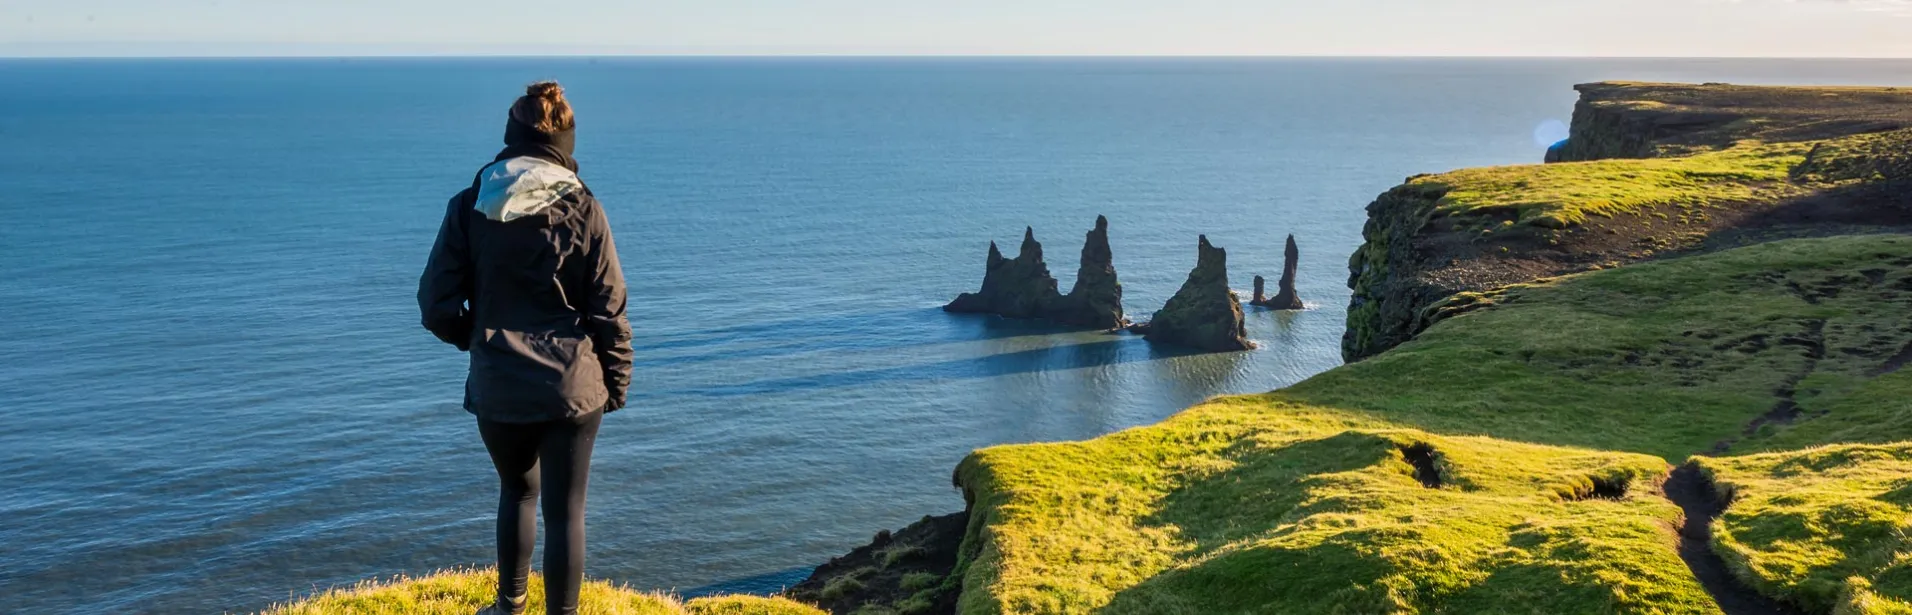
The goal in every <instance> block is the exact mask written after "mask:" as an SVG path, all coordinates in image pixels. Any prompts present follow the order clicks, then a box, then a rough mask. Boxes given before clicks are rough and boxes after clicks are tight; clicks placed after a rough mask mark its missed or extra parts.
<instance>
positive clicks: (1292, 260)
mask: <svg viewBox="0 0 1912 615" xmlns="http://www.w3.org/2000/svg"><path fill="white" fill-rule="evenodd" d="M1300 259H1301V249H1300V248H1298V247H1296V246H1295V236H1294V235H1289V236H1288V247H1287V249H1285V250H1283V252H1282V259H1281V282H1280V287H1279V289H1278V290H1276V291H1275V297H1274V298H1273V299H1270V298H1268V297H1267V296H1265V295H1263V294H1262V285H1263V283H1264V282H1263V281H1262V279H1261V276H1255V299H1254V300H1253V301H1250V302H1248V304H1249V305H1254V306H1259V307H1265V308H1269V309H1275V310H1299V309H1303V308H1304V307H1305V306H1303V305H1302V304H1301V297H1300V296H1299V295H1296V294H1295V268H1296V266H1297V264H1298V263H1297V261H1299V260H1300Z"/></svg>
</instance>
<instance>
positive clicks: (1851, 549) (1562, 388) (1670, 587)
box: [958, 235, 1912, 614]
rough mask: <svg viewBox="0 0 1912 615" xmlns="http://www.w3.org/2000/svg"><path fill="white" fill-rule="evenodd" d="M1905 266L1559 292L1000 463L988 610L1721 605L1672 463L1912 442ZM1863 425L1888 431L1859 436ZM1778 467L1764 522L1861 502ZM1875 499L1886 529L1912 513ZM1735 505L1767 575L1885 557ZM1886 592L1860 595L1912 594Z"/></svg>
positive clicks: (1842, 265)
mask: <svg viewBox="0 0 1912 615" xmlns="http://www.w3.org/2000/svg"><path fill="white" fill-rule="evenodd" d="M1908 267H1912V237H1905V236H1891V235H1876V236H1849V237H1837V238H1826V239H1810V240H1791V241H1781V242H1774V243H1767V244H1761V245H1756V246H1752V247H1747V248H1741V249H1737V250H1729V251H1724V252H1720V253H1716V254H1711V255H1706V256H1697V257H1691V258H1684V259H1677V260H1670V261H1663V262H1655V263H1648V264H1641V265H1635V266H1630V267H1625V268H1620V269H1613V270H1607V271H1598V272H1593V273H1587V274H1581V275H1575V276H1570V277H1565V278H1560V279H1554V280H1546V281H1541V282H1537V283H1533V284H1529V285H1524V286H1521V287H1517V288H1513V289H1508V290H1506V291H1502V292H1497V293H1491V294H1487V295H1482V296H1478V297H1474V298H1473V300H1472V301H1470V302H1468V303H1467V306H1468V308H1469V309H1468V310H1461V309H1456V310H1454V311H1453V312H1452V313H1450V314H1449V315H1448V316H1447V317H1445V319H1444V320H1442V321H1441V322H1439V323H1438V324H1436V325H1435V326H1434V327H1433V328H1431V329H1429V330H1428V331H1427V332H1425V333H1423V334H1422V335H1421V336H1420V337H1419V338H1417V339H1415V340H1414V341H1411V342H1409V343H1407V344H1404V345H1402V346H1400V347H1399V348H1396V349H1394V350H1392V351H1390V352H1387V353H1384V354H1382V355H1379V356H1376V357H1374V358H1371V359H1369V360H1367V361H1363V362H1361V363H1356V364H1351V365H1347V366H1344V367H1341V368H1338V369H1335V370H1332V371H1329V372H1327V373H1324V374H1322V375H1320V376H1317V377H1315V378H1312V379H1310V380H1308V381H1305V382H1303V383H1300V384H1298V385H1295V386H1293V387H1290V388H1288V389H1285V390H1282V391H1276V392H1273V393H1269V394H1266V395H1260V396H1250V397H1234V398H1224V399H1219V400H1215V401H1213V402H1210V403H1207V404H1204V405H1201V406H1198V407H1195V408H1192V409H1190V410H1188V411H1185V412H1183V413H1182V414H1179V415H1177V416H1176V417H1174V418H1171V419H1170V420H1168V421H1165V422H1163V423H1161V424H1158V425H1153V426H1148V427H1141V428H1136V429H1131V430H1127V431H1123V432H1119V433H1116V434H1112V435H1110V436H1106V437H1103V438H1100V439H1097V440H1092V441H1088V442H1079V443H1064V444H1033V445H1018V446H1005V447H996V448H991V449H985V450H983V451H979V452H978V453H976V454H975V455H973V456H971V457H970V458H969V459H967V460H965V462H964V463H963V464H962V466H961V467H960V468H959V470H958V478H959V481H960V482H961V484H962V485H963V486H964V487H965V489H966V490H967V491H968V492H969V493H970V495H971V497H973V498H974V506H975V509H974V512H973V518H975V519H977V521H975V522H976V523H977V524H978V525H977V526H976V528H975V529H974V530H973V531H972V532H971V534H970V538H969V543H968V544H966V545H965V554H966V557H967V558H968V559H967V560H966V562H965V566H966V568H965V572H964V573H963V574H964V576H963V586H964V588H965V590H964V593H963V597H962V604H961V609H962V612H964V613H970V614H983V613H1018V614H1020V613H1090V612H1095V613H1118V614H1119V613H1166V614H1179V613H1190V614H1193V613H1203V614H1227V613H1263V612H1280V613H1423V612H1428V613H1432V612H1451V613H1485V612H1494V613H1613V612H1638V613H1645V612H1657V613H1719V612H1721V611H1720V607H1718V606H1717V604H1716V603H1715V602H1714V600H1713V598H1712V597H1710V596H1709V594H1708V593H1707V592H1706V590H1704V589H1703V588H1702V586H1701V585H1700V584H1699V583H1698V582H1697V581H1696V579H1695V576H1694V575H1693V573H1692V572H1690V570H1689V569H1688V568H1687V567H1686V564H1684V563H1683V562H1682V560H1681V559H1680V558H1679V557H1678V556H1677V555H1676V552H1675V548H1674V547H1675V544H1676V543H1677V542H1678V541H1679V540H1680V539H1679V538H1678V536H1677V535H1676V534H1675V533H1674V531H1673V529H1672V527H1673V525H1674V523H1675V522H1676V521H1677V520H1678V519H1679V518H1680V515H1681V512H1680V509H1679V508H1678V507H1676V506H1674V505H1673V504H1672V503H1671V502H1669V501H1668V500H1666V499H1665V498H1664V497H1662V496H1661V495H1660V493H1659V482H1660V481H1661V480H1662V479H1663V478H1664V477H1665V475H1666V472H1667V470H1668V469H1669V467H1670V466H1669V462H1670V461H1673V462H1678V461H1684V460H1685V459H1686V458H1687V457H1688V456H1689V455H1691V454H1694V453H1707V454H1709V455H1720V454H1738V453H1742V452H1758V451H1761V450H1766V449H1770V448H1776V447H1779V446H1790V445H1795V444H1797V443H1798V442H1799V441H1800V440H1801V439H1805V440H1809V441H1814V442H1815V443H1818V442H1830V441H1836V440H1839V439H1841V438H1844V437H1851V436H1862V437H1863V438H1865V439H1868V440H1873V441H1877V440H1887V441H1889V440H1902V439H1909V438H1912V424H1909V422H1908V421H1906V420H1904V419H1896V420H1894V421H1888V422H1871V421H1872V419H1873V418H1876V417H1877V416H1879V415H1891V416H1895V417H1897V416H1903V415H1909V414H1912V396H1897V397H1893V396H1891V395H1887V394H1883V393H1882V391H1884V390H1894V391H1896V390H1902V389H1897V388H1894V387H1899V386H1903V384H1902V382H1903V381H1902V380H1900V378H1902V376H1899V375H1898V372H1897V371H1896V367H1895V364H1902V360H1901V359H1900V358H1898V357H1900V356H1901V355H1903V354H1905V351H1906V349H1908V348H1912V321H1908V320H1907V319H1906V317H1905V314H1907V313H1912V273H1908ZM1470 310H1471V311H1470ZM1895 383H1901V384H1895ZM1863 400H1871V401H1863ZM1878 404H1883V405H1878ZM1855 405H1859V406H1862V407H1865V408H1866V410H1865V412H1867V413H1870V414H1869V415H1868V414H1860V413H1855V415H1854V416H1840V415H1841V414H1842V413H1843V412H1846V411H1849V410H1844V411H1842V410H1841V409H1850V408H1852V407H1854V406H1855ZM1862 424H1865V425H1869V428H1861V427H1860V425H1862ZM1822 426H1823V427H1822ZM1856 432H1863V433H1856ZM1707 459H1711V458H1707ZM1721 459H1731V458H1721ZM1703 462H1704V460H1703ZM1853 463H1855V464H1861V465H1863V464H1871V463H1879V464H1886V463H1898V462H1897V461H1888V460H1884V459H1878V460H1875V459H1873V458H1871V457H1866V458H1862V459H1856V460H1855V461H1853ZM1708 467H1709V468H1725V467H1726V466H1713V465H1709V466H1708ZM1760 467H1762V466H1748V469H1745V470H1744V472H1746V473H1747V475H1748V476H1754V475H1757V477H1758V481H1757V482H1756V481H1754V480H1753V479H1752V478H1739V477H1738V476H1737V475H1735V476H1726V473H1727V470H1725V469H1714V470H1713V471H1714V473H1715V475H1718V476H1722V477H1724V478H1723V480H1727V481H1743V482H1745V483H1746V484H1747V485H1748V486H1746V487H1744V488H1743V489H1742V495H1741V498H1742V502H1744V501H1747V500H1744V498H1746V497H1751V495H1748V494H1757V493H1773V494H1778V495H1775V496H1774V497H1779V498H1782V499H1783V498H1784V497H1786V494H1788V493H1789V492H1790V491H1792V490H1794V489H1808V488H1814V487H1812V485H1823V484H1826V483H1828V482H1831V483H1835V484H1836V483H1838V480H1837V479H1826V478H1823V477H1815V476H1809V475H1806V474H1801V473H1793V474H1787V473H1784V472H1773V471H1762V470H1760ZM1762 472H1763V473H1762ZM1867 473H1868V474H1869V475H1872V476H1873V477H1875V478H1879V479H1882V480H1883V482H1878V483H1877V484H1870V485H1868V486H1866V487H1862V488H1855V490H1854V491H1853V493H1873V492H1877V491H1881V490H1884V491H1890V490H1893V489H1908V488H1909V487H1907V485H1912V476H1907V475H1906V474H1905V473H1903V472H1899V471H1898V466H1896V465H1895V466H1890V467H1888V466H1886V465H1879V466H1877V467H1876V468H1871V469H1868V470H1867ZM1899 477H1903V478H1899ZM1732 484H1738V483H1732ZM1827 501H1828V502H1833V503H1834V504H1836V503H1837V501H1838V500H1837V499H1836V498H1834V499H1832V500H1827ZM1878 501H1879V502H1882V504H1879V506H1886V507H1889V508H1879V507H1877V506H1874V507H1873V508H1867V509H1866V510H1867V511H1870V512H1869V513H1868V514H1872V515H1874V516H1875V517H1876V516H1880V515H1885V516H1886V517H1890V518H1892V519H1904V518H1905V516H1906V515H1907V512H1908V510H1907V507H1906V505H1905V504H1906V502H1903V501H1901V500H1898V499H1891V498H1888V499H1884V500H1878ZM1736 506H1738V505H1736ZM1867 506H1871V504H1867ZM1733 510H1734V511H1735V512H1743V513H1745V514H1749V515H1751V517H1752V518H1754V519H1755V520H1754V521H1752V522H1750V523H1751V526H1750V527H1752V528H1753V529H1740V528H1742V527H1749V526H1747V524H1746V523H1740V524H1739V525H1733V524H1734V523H1735V522H1733V521H1730V520H1729V521H1726V523H1727V526H1726V527H1727V531H1723V532H1722V533H1721V534H1720V535H1721V537H1722V538H1721V540H1723V541H1728V540H1730V541H1740V543H1743V544H1749V545H1755V546H1756V547H1755V548H1766V547H1770V548H1766V550H1764V551H1760V552H1759V553H1760V555H1756V556H1748V557H1747V559H1753V560H1759V559H1760V558H1762V557H1763V558H1765V559H1764V560H1760V561H1775V560H1786V561H1791V560H1790V559H1788V558H1795V554H1796V553H1799V552H1810V553H1811V554H1812V557H1813V558H1815V560H1814V561H1843V560H1846V559H1850V558H1875V559H1876V558H1877V556H1876V554H1874V553H1873V551H1874V549H1873V547H1870V546H1865V547H1862V546H1860V545H1855V544H1853V543H1852V542H1851V541H1844V540H1841V539H1839V538H1838V536H1836V535H1834V534H1835V533H1836V532H1820V533H1813V532H1787V531H1785V530H1784V528H1783V527H1782V526H1784V523H1783V522H1780V521H1774V520H1773V519H1772V518H1771V517H1768V516H1766V515H1765V514H1764V513H1761V512H1759V511H1760V510H1762V509H1758V508H1750V507H1739V508H1735V509H1733ZM1836 513H1837V511H1835V512H1834V513H1828V514H1836ZM1893 515H1896V516H1893ZM1776 523H1777V524H1778V525H1775V524H1776ZM1761 524H1764V525H1761ZM1808 525H1810V524H1808ZM1867 527H1873V526H1867ZM1775 528H1777V529H1775ZM1762 532H1764V533H1762ZM1772 536H1780V537H1781V538H1778V539H1775V538H1771V537H1772ZM1786 541H1790V542H1786ZM1779 542H1784V544H1783V545H1780V544H1779ZM1774 545H1778V546H1774ZM1741 568H1742V569H1745V568H1746V567H1745V566H1741ZM1861 569H1864V570H1872V568H1865V567H1864V566H1849V567H1844V568H1839V567H1833V568H1825V567H1820V568H1814V567H1813V566H1810V565H1806V566H1800V567H1792V568H1788V567H1786V566H1772V565H1767V566H1764V567H1762V568H1760V570H1762V571H1763V572H1762V573H1761V574H1762V575H1764V576H1761V577H1760V578H1759V579H1757V581H1758V582H1757V583H1755V586H1756V587H1758V588H1759V589H1760V590H1762V591H1765V592H1767V593H1769V594H1770V595H1774V596H1779V597H1787V598H1792V597H1795V596H1796V595H1801V594H1811V595H1822V594H1824V593H1825V592H1824V591H1823V590H1818V589H1812V588H1814V587H1818V586H1819V585H1821V584H1822V581H1823V579H1825V578H1829V577H1831V576H1837V575H1839V574H1843V573H1845V572H1847V571H1849V570H1861ZM1892 570H1897V569H1896V568H1894V569H1892ZM1894 574H1896V573H1894ZM1861 576H1863V574H1861ZM1875 576H1883V577H1886V578H1880V579H1875V580H1876V581H1877V582H1873V581H1865V580H1864V579H1861V580H1862V581H1864V582H1866V583H1868V587H1870V588H1871V589H1869V590H1868V591H1869V592H1871V593H1869V594H1866V596H1865V599H1864V600H1860V601H1859V602H1864V603H1865V604H1872V605H1881V604H1896V602H1893V601H1903V600H1908V599H1912V594H1908V591H1912V584H1906V583H1900V582H1898V581H1896V580H1895V579H1896V577H1891V576H1890V575H1875ZM1748 580H1749V581H1754V580H1755V579H1751V578H1749V579H1748ZM1840 581H1841V582H1842V583H1843V581H1844V579H1840ZM1842 587H1843V586H1842ZM1814 604H1815V605H1816V604H1817V603H1814ZM1868 608H1871V607H1868ZM1856 612H1887V611H1883V610H1876V609H1873V610H1865V609H1862V610H1860V611H1856Z"/></svg>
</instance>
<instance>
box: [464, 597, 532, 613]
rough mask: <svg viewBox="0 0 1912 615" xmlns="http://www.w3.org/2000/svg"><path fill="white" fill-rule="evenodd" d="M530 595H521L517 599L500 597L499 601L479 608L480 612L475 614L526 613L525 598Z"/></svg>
mask: <svg viewBox="0 0 1912 615" xmlns="http://www.w3.org/2000/svg"><path fill="white" fill-rule="evenodd" d="M528 597H529V596H519V597H518V599H516V600H512V599H509V598H504V597H499V598H498V601H497V602H493V603H492V604H491V606H488V607H485V608H482V609H478V612H477V613H474V614H473V615H524V603H525V598H528Z"/></svg>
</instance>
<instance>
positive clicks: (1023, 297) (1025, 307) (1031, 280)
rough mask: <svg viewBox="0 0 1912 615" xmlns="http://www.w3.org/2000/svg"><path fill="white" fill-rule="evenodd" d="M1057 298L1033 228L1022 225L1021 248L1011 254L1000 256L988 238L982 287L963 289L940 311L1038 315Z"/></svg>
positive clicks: (999, 251) (1042, 313) (1045, 313)
mask: <svg viewBox="0 0 1912 615" xmlns="http://www.w3.org/2000/svg"><path fill="white" fill-rule="evenodd" d="M1061 298H1062V295H1061V293H1058V292H1056V279H1055V277H1054V276H1051V275H1049V265H1048V263H1044V262H1043V261H1042V244H1040V243H1037V242H1036V230H1035V229H1034V228H1025V229H1024V230H1023V234H1022V249H1021V250H1020V251H1019V252H1018V253H1017V254H1016V257H1015V258H1003V257H1002V251H1001V250H998V249H997V248H996V242H993V241H992V242H989V260H988V262H987V264H986V268H985V270H984V272H983V287H982V290H979V291H976V292H973V293H963V294H962V295H961V296H958V297H956V300H955V301H951V302H949V305H945V306H943V311H946V312H963V313H976V314H1000V315H1002V316H1005V317H1008V318H1042V317H1044V316H1046V315H1047V310H1048V308H1049V307H1050V306H1052V305H1055V304H1056V302H1057V301H1059V300H1061Z"/></svg>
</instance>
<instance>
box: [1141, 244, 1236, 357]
mask: <svg viewBox="0 0 1912 615" xmlns="http://www.w3.org/2000/svg"><path fill="white" fill-rule="evenodd" d="M1143 330H1144V331H1146V333H1145V334H1144V335H1145V336H1146V337H1147V338H1148V340H1149V341H1151V342H1161V343H1166V344H1174V345H1178V346H1186V347H1189V348H1195V349H1198V350H1204V351H1208V352H1233V351H1237V350H1248V349H1250V348H1254V347H1255V345H1254V344H1253V343H1251V342H1249V341H1248V330H1247V328H1246V327H1245V326H1243V325H1242V314H1241V298H1240V297H1237V296H1236V295H1235V291H1233V290H1230V289H1229V288H1228V252H1227V251H1224V250H1222V249H1221V248H1217V247H1215V246H1214V245H1211V244H1209V243H1208V236H1207V235H1203V236H1202V237H1201V239H1200V241H1199V243H1198V244H1197V248H1196V256H1195V270H1194V271H1190V272H1189V273H1188V281H1187V282H1184V283H1183V284H1182V289H1181V290H1180V291H1177V292H1176V293H1175V296H1174V297H1172V298H1170V299H1169V300H1168V305H1164V306H1162V310H1161V311H1159V312H1156V313H1155V318H1154V319H1153V320H1151V321H1149V324H1148V326H1147V327H1146V328H1144V329H1143Z"/></svg>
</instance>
